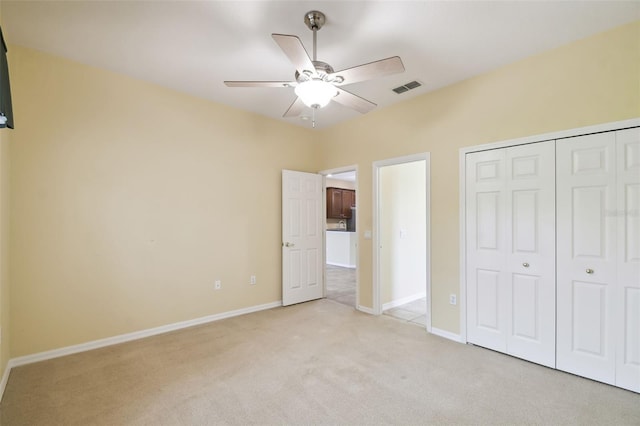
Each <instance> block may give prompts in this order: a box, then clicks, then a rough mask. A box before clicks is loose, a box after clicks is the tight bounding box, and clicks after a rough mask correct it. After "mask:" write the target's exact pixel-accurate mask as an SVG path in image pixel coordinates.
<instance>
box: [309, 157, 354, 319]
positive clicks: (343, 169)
mask: <svg viewBox="0 0 640 426" xmlns="http://www.w3.org/2000/svg"><path fill="white" fill-rule="evenodd" d="M344 172H356V182H355V191H356V200H357V199H358V182H359V181H360V177H359V175H360V172H359V171H358V165H357V164H354V165H351V166H344V167H337V168H334V169H327V170H322V171H320V172H318V174H319V175H322V212H323V213H324V222H325V226H324V229H323V230H322V262H323V270H322V297H327V226H326V223H327V177H328V176H327V175H331V174H338V173H344ZM359 220H360V210H359V209H358V208H357V204H356V226H358V225H357V224H358V223H360V222H359ZM356 229H357V228H356ZM358 232H359V231H358V230H356V235H357V236H358V241H357V243H356V304H355V306H354V308H355V309H360V236H359V234H358Z"/></svg>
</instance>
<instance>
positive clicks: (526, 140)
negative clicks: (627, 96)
mask: <svg viewBox="0 0 640 426" xmlns="http://www.w3.org/2000/svg"><path fill="white" fill-rule="evenodd" d="M638 126H640V118H632V119H629V120H622V121H614V122H611V123H603V124H596V125H593V126H585V127H578V128H575V129H568V130H561V131H557V132H551V133H542V134H539V135H533V136H526V137H523V138H517V139H508V140H504V141H500V142H493V143H487V144H482V145H474V146H469V147H465V148H460V149H459V151H458V152H459V154H458V160H459V167H458V169H459V172H460V179H459V185H460V186H459V188H460V189H459V193H458V196H459V200H460V210H459V225H460V233H459V247H460V264H459V275H460V282H459V290H458V291H459V296H458V308H459V309H460V335H459V341H460V342H461V343H467V297H466V296H467V291H466V289H467V286H466V283H467V276H466V269H467V268H466V264H467V255H466V253H467V247H466V232H467V229H466V210H467V206H466V196H465V195H466V190H467V188H466V179H467V175H466V155H467V154H469V153H472V152H478V151H487V150H490V149H498V148H507V147H511V146H517V145H526V144H531V143H538V142H545V141H549V140H558V139H565V138H571V137H575V136H583V135H589V134H593V133H602V132H610V131H612V130H623V129H627V128H631V127H638Z"/></svg>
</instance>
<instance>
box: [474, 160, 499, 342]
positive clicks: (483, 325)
mask: <svg viewBox="0 0 640 426" xmlns="http://www.w3.org/2000/svg"><path fill="white" fill-rule="evenodd" d="M466 176H467V177H466V179H467V182H466V192H467V193H466V195H465V196H466V204H467V214H466V228H467V235H466V245H467V270H466V274H467V299H468V303H467V339H468V341H469V342H470V343H473V344H476V345H480V346H484V347H487V348H490V349H494V350H498V351H501V352H506V332H507V326H506V320H507V312H506V302H507V294H506V280H505V261H506V257H505V256H506V243H505V232H504V220H505V186H504V182H505V151H504V150H492V151H485V152H477V153H471V154H467V158H466Z"/></svg>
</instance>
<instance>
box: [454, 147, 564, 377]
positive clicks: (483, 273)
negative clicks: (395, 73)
mask: <svg viewBox="0 0 640 426" xmlns="http://www.w3.org/2000/svg"><path fill="white" fill-rule="evenodd" d="M554 158H555V149H554V142H553V141H549V142H542V143H536V144H531V145H523V146H517V147H512V148H505V149H496V150H490V151H485V152H478V153H472V154H467V159H466V168H467V170H466V171H467V174H466V176H467V182H466V191H467V193H466V205H467V216H466V221H467V301H468V303H467V333H468V334H467V339H468V340H469V341H470V342H471V343H474V344H477V345H480V346H484V347H487V348H490V349H494V350H498V351H501V352H505V353H508V354H510V355H514V356H517V357H519V358H523V359H527V360H530V361H533V362H537V363H539V364H543V365H547V366H550V367H553V366H555V164H554V163H555V161H554Z"/></svg>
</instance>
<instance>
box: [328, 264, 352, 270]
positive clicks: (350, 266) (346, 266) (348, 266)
mask: <svg viewBox="0 0 640 426" xmlns="http://www.w3.org/2000/svg"><path fill="white" fill-rule="evenodd" d="M327 265H331V266H340V267H341V268H351V269H355V268H356V265H349V264H347V263H337V262H327Z"/></svg>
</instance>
